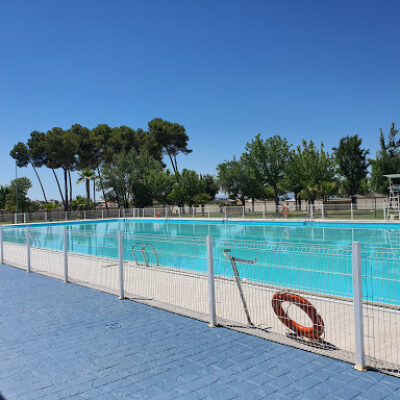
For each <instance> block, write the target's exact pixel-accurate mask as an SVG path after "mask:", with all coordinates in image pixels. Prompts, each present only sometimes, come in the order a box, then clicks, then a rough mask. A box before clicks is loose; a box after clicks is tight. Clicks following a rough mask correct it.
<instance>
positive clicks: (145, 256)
mask: <svg viewBox="0 0 400 400" xmlns="http://www.w3.org/2000/svg"><path fill="white" fill-rule="evenodd" d="M136 246H142V256H143V260H144V264H143V263H140V262H139V260H138V258H137V256H136V252H135V247H136ZM146 247H151V249H152V250H153V253H154V255H155V257H156V262H157V267H158V266H159V260H158V254H157V252H156V249H155V248H154V246H153V245H152V244H151V243H142V244H141V243H137V242H136V243H134V244H133V245H132V248H131V251H132V255H133V258H134V259H135V262H136V265H146V267H151V265H150V257H149V253H148V252H147V250H146Z"/></svg>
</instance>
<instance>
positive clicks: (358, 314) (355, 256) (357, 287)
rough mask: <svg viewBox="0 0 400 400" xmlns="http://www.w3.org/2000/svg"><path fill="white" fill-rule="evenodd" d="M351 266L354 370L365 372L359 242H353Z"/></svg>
mask: <svg viewBox="0 0 400 400" xmlns="http://www.w3.org/2000/svg"><path fill="white" fill-rule="evenodd" d="M351 264H352V271H353V299H354V302H353V305H354V336H355V344H356V362H355V366H354V368H355V369H357V370H359V371H365V354H364V319H363V304H362V277H361V245H360V242H353V246H352V254H351Z"/></svg>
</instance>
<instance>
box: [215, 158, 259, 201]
mask: <svg viewBox="0 0 400 400" xmlns="http://www.w3.org/2000/svg"><path fill="white" fill-rule="evenodd" d="M217 177H218V182H219V185H220V186H221V188H222V190H223V191H224V192H225V193H227V194H228V195H230V196H232V197H234V198H237V199H239V200H240V201H241V202H242V205H245V204H246V199H247V198H248V199H252V203H253V206H254V199H255V198H263V197H264V190H263V189H264V187H263V184H262V181H261V180H260V179H259V177H258V175H257V173H256V171H255V170H254V168H253V167H252V165H251V164H250V163H249V162H248V160H247V158H246V157H245V156H242V157H241V158H240V159H239V160H236V159H235V158H233V160H230V161H225V162H223V163H221V164H219V165H218V166H217Z"/></svg>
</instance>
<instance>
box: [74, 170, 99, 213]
mask: <svg viewBox="0 0 400 400" xmlns="http://www.w3.org/2000/svg"><path fill="white" fill-rule="evenodd" d="M95 179H96V174H95V172H94V171H92V170H90V169H84V170H83V171H81V172H80V173H79V179H78V180H77V181H76V183H78V184H79V183H82V182H84V183H85V186H86V207H87V209H89V203H90V182H93V181H94V180H95Z"/></svg>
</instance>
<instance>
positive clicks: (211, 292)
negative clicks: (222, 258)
mask: <svg viewBox="0 0 400 400" xmlns="http://www.w3.org/2000/svg"><path fill="white" fill-rule="evenodd" d="M207 261H208V303H209V308H210V324H209V327H210V328H215V327H216V326H217V312H216V308H215V282H214V256H213V239H212V236H211V235H207Z"/></svg>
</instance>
